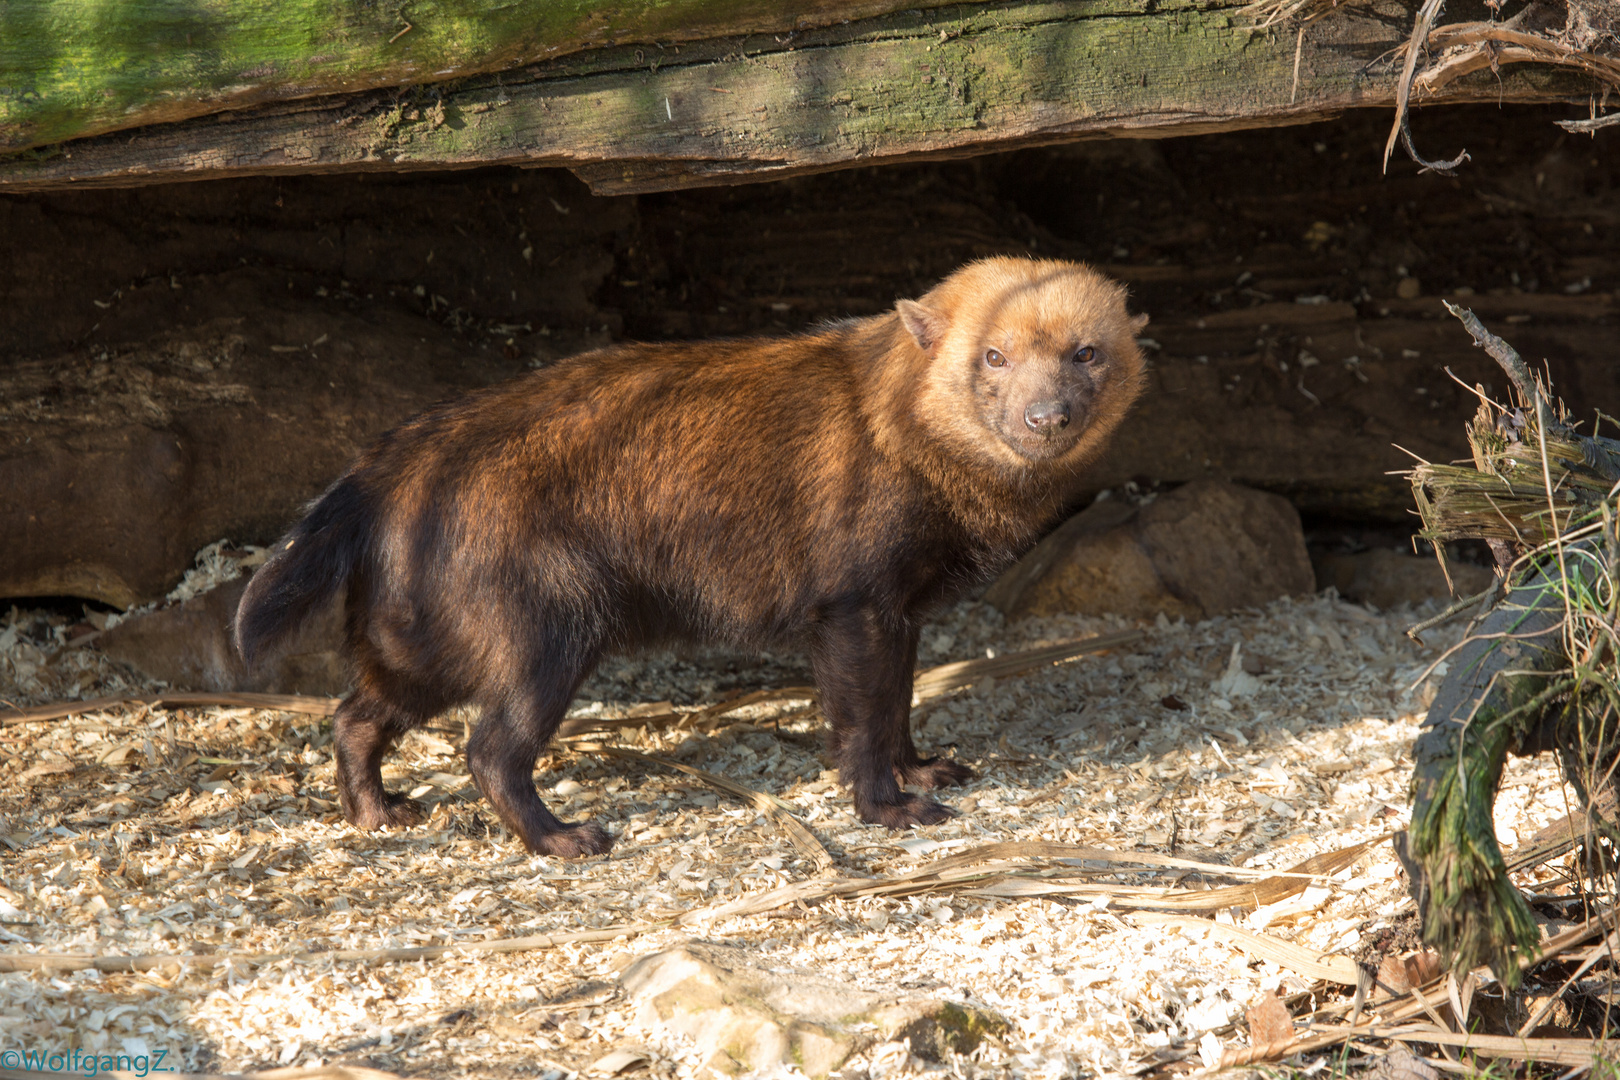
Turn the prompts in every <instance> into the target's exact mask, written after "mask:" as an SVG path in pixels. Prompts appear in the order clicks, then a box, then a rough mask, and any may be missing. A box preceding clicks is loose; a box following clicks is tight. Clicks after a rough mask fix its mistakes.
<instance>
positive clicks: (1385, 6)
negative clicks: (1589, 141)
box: [0, 0, 1586, 193]
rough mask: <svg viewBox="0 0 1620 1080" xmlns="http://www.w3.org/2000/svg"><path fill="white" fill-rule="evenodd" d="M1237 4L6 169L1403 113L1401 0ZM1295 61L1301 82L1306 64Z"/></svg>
mask: <svg viewBox="0 0 1620 1080" xmlns="http://www.w3.org/2000/svg"><path fill="white" fill-rule="evenodd" d="M1237 6H1238V5H1237V3H1236V0H1213V2H1205V3H1195V2H1193V0H1166V2H1164V3H1157V2H1150V0H1085V2H1081V3H1075V2H1051V0H1024V2H1016V3H1009V4H998V5H996V6H994V7H990V6H983V5H963V6H957V7H953V8H947V9H939V10H935V11H908V12H903V13H899V14H893V15H886V16H883V17H881V18H875V19H868V20H865V21H862V22H857V23H852V24H850V25H847V26H837V27H830V28H827V29H821V30H810V31H806V32H804V33H801V34H796V35H792V36H791V37H784V36H782V35H774V34H756V35H753V36H749V37H742V38H733V39H719V40H712V41H704V42H700V43H696V44H693V45H690V46H686V47H681V48H679V49H676V48H670V49H668V50H665V51H663V52H658V53H656V54H653V55H649V52H648V50H646V49H638V48H628V47H623V48H613V49H598V50H593V51H590V52H587V53H582V54H579V55H577V56H574V57H570V58H565V59H562V60H557V61H552V62H548V63H545V64H540V65H536V66H533V67H530V68H528V69H525V70H524V71H521V72H511V71H509V72H504V73H500V74H497V75H486V76H479V77H476V78H471V79H466V80H463V81H461V82H458V83H455V84H453V85H451V84H445V85H439V86H434V87H420V88H418V89H417V90H416V91H414V92H411V93H408V94H405V95H404V96H403V97H402V96H401V95H399V94H398V93H396V92H366V93H360V94H349V95H342V96H335V97H327V98H321V99H316V100H307V101H296V102H286V103H282V104H277V105H274V106H263V107H259V108H256V109H250V110H242V111H237V112H231V113H223V114H221V115H219V116H217V117H212V118H198V119H193V120H189V121H185V122H182V123H175V124H165V125H161V126H158V127H153V128H145V129H141V130H138V131H135V132H133V133H120V134H117V135H110V136H103V137H100V138H95V139H87V140H79V141H76V142H74V143H71V144H68V145H66V146H64V147H59V148H55V149H52V150H49V151H41V152H37V153H35V152H31V154H30V155H29V156H26V157H14V158H12V159H11V160H9V161H7V162H4V163H0V191H7V190H9V191H28V190H41V189H49V188H60V187H66V186H70V185H130V184H140V183H151V182H158V181H165V180H200V179H210V178H216V177H226V176H244V175H263V174H286V173H298V172H339V171H361V170H406V169H428V168H432V169H442V168H457V167H462V168H464V167H473V166H485V165H521V166H534V167H538V166H566V167H570V168H572V169H574V171H575V172H576V173H578V174H579V175H580V176H581V178H583V179H584V180H586V181H587V182H588V183H589V184H590V185H591V186H592V188H593V189H594V190H595V191H597V192H599V193H622V192H636V191H653V190H664V189H670V188H680V187H691V186H698V185H706V184H724V183H736V182H741V181H744V180H754V179H767V178H775V177H781V176H787V175H792V174H796V173H806V172H817V171H825V170H828V169H835V168H839V167H845V166H850V165H858V164H869V163H873V162H876V161H879V160H905V159H937V158H948V157H954V156H963V155H968V154H974V153H983V152H986V151H989V150H1000V149H1009V148H1013V147H1018V146H1030V145H1038V144H1043V143H1052V142H1059V141H1064V140H1068V139H1074V138H1079V137H1087V136H1092V137H1095V136H1120V135H1143V134H1151V135H1155V136H1157V135H1170V134H1191V133H1196V132H1207V131H1213V130H1222V129H1229V128H1237V127H1254V126H1262V125H1271V124H1289V123H1301V122H1306V121H1312V120H1318V119H1322V118H1325V117H1328V116H1331V115H1334V114H1336V113H1337V112H1340V111H1342V110H1344V109H1347V108H1352V107H1359V106H1388V105H1390V104H1391V103H1393V101H1394V98H1395V92H1394V84H1395V75H1394V73H1393V71H1391V70H1390V69H1389V67H1388V65H1387V62H1386V61H1383V60H1381V59H1380V58H1381V57H1383V56H1385V55H1386V54H1388V53H1390V50H1392V49H1394V48H1395V46H1397V45H1399V44H1400V43H1401V42H1402V41H1403V40H1404V37H1403V35H1404V33H1405V30H1404V27H1405V26H1406V25H1407V24H1408V23H1409V22H1410V18H1409V14H1408V13H1407V11H1406V8H1405V7H1403V6H1402V5H1400V4H1397V3H1391V2H1389V0H1382V2H1380V3H1375V4H1372V5H1368V6H1366V7H1360V6H1358V7H1355V8H1352V9H1349V10H1347V11H1345V12H1343V13H1342V14H1337V15H1335V17H1334V18H1331V19H1324V20H1322V21H1321V22H1319V23H1314V24H1312V25H1311V27H1310V28H1309V29H1308V31H1307V33H1306V34H1305V35H1304V36H1303V38H1299V39H1296V36H1295V35H1294V34H1292V33H1288V34H1280V35H1279V34H1275V33H1273V32H1265V31H1257V30H1255V29H1254V28H1252V27H1251V26H1248V25H1246V24H1245V23H1244V21H1243V20H1242V19H1241V18H1240V16H1239V15H1238V12H1237ZM1296 73H1297V77H1296ZM1576 94H1578V95H1579V96H1580V97H1581V99H1582V100H1584V99H1585V94H1586V87H1585V84H1584V83H1582V82H1581V81H1580V77H1579V76H1578V75H1575V74H1574V73H1572V72H1569V71H1564V72H1559V71H1552V70H1549V69H1545V68H1539V67H1533V66H1530V65H1521V66H1519V67H1516V68H1512V69H1505V70H1504V71H1503V72H1502V75H1501V78H1500V79H1498V78H1497V77H1495V76H1494V75H1493V74H1492V73H1489V72H1478V73H1475V74H1474V75H1471V76H1467V77H1465V78H1462V79H1459V80H1457V81H1455V82H1452V83H1450V84H1448V85H1447V86H1446V87H1445V88H1444V89H1443V90H1442V91H1441V92H1440V93H1438V94H1437V95H1434V96H1432V97H1430V98H1428V99H1425V100H1430V101H1447V102H1466V101H1491V102H1498V101H1538V100H1539V101H1545V100H1555V99H1565V98H1569V97H1572V96H1574V95H1576Z"/></svg>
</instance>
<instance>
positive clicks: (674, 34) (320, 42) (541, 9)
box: [0, 0, 938, 150]
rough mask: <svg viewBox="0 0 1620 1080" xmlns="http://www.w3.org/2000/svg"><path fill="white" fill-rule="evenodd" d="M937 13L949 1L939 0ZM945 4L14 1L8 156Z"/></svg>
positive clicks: (7, 35)
mask: <svg viewBox="0 0 1620 1080" xmlns="http://www.w3.org/2000/svg"><path fill="white" fill-rule="evenodd" d="M933 2H934V3H937V2H938V0H933ZM928 6H931V5H930V0H855V2H850V0H792V2H789V0H503V2H484V0H391V2H381V3H379V2H377V0H6V2H4V3H0V149H13V150H15V149H21V148H25V147H29V146H39V145H42V144H46V143H55V142H63V141H66V140H68V139H76V138H81V137H83V136H86V135H94V134H98V133H100V132H106V131H116V130H119V129H121V128H128V127H134V126H139V125H143V124H153V123H161V122H168V121H174V120H181V119H185V118H187V117H191V116H198V115H202V114H205V113H211V112H217V111H219V110H221V109H229V108H241V107H243V106H247V105H253V104H259V103H263V102H267V101H275V100H282V99H286V98H294V97H301V96H308V95H317V94H332V93H342V92H349V91H354V90H363V89H369V88H374V87H380V86H404V85H410V84H416V83H422V82H429V81H438V80H442V79H446V78H454V77H458V76H465V75H472V74H478V73H481V72H490V71H499V70H502V69H505V68H510V67H513V66H516V65H522V64H528V63H533V62H535V61H537V60H545V59H550V58H552V57H556V56H560V55H563V54H567V53H571V52H576V51H579V50H581V49H585V48H590V47H593V46H601V45H612V44H622V43H627V42H635V43H641V44H648V45H651V44H652V43H655V42H663V43H669V42H681V41H691V40H695V39H698V38H708V37H719V36H724V35H727V34H739V33H751V32H763V31H769V32H774V33H781V32H785V31H793V30H798V29H803V28H805V27H811V26H825V25H828V24H829V23H836V22H842V21H844V20H848V19H852V18H863V17H867V16H871V15H875V14H881V13H884V12H888V11H894V10H897V9H899V8H902V7H905V8H917V7H928Z"/></svg>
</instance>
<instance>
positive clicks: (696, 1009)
mask: <svg viewBox="0 0 1620 1080" xmlns="http://www.w3.org/2000/svg"><path fill="white" fill-rule="evenodd" d="M620 979H621V981H622V983H623V985H624V989H625V993H626V996H627V997H628V998H629V999H630V1002H631V1004H632V1006H633V1023H635V1024H636V1025H637V1026H638V1027H639V1028H640V1029H641V1030H642V1031H644V1032H645V1033H647V1034H649V1035H653V1034H665V1035H668V1034H675V1035H681V1036H685V1037H686V1038H689V1039H691V1040H692V1041H693V1042H694V1043H696V1044H697V1047H698V1052H699V1054H701V1055H702V1057H703V1058H704V1071H705V1072H707V1073H709V1074H721V1075H728V1076H734V1075H739V1074H742V1073H750V1072H758V1071H760V1070H766V1069H771V1068H774V1067H777V1066H781V1065H785V1064H789V1063H791V1064H794V1065H797V1066H798V1067H799V1069H800V1070H801V1071H803V1073H804V1074H805V1075H806V1076H808V1077H811V1078H812V1080H815V1078H818V1077H824V1076H827V1075H828V1074H830V1073H832V1072H834V1071H835V1070H836V1069H838V1068H839V1066H841V1065H842V1064H843V1063H844V1062H845V1061H846V1060H848V1059H849V1057H850V1056H851V1055H852V1054H854V1053H856V1052H857V1051H859V1050H861V1049H863V1048H864V1047H866V1046H868V1045H871V1044H874V1043H879V1042H888V1041H891V1040H901V1039H909V1040H910V1042H911V1050H912V1052H913V1053H915V1054H917V1055H919V1056H921V1057H924V1058H929V1059H932V1060H940V1059H942V1058H943V1056H944V1055H945V1054H946V1052H947V1051H951V1050H954V1051H955V1052H957V1053H963V1054H965V1053H968V1052H970V1051H972V1050H973V1048H974V1047H976V1046H978V1044H979V1043H980V1041H981V1040H982V1039H983V1038H984V1037H985V1036H986V1035H987V1034H997V1033H999V1032H1001V1031H1003V1030H1005V1028H1006V1022H1005V1021H1004V1020H1002V1019H1001V1018H999V1017H997V1016H995V1015H993V1014H991V1013H988V1012H984V1011H982V1010H980V1009H976V1008H973V1007H972V1006H966V1005H959V1004H954V1003H951V1002H946V1001H941V1000H939V999H937V998H926V997H921V996H914V995H895V994H878V993H873V992H871V991H867V990H859V989H857V988H855V987H853V986H850V985H848V984H846V983H840V982H836V981H834V980H832V979H827V978H824V977H822V976H819V975H811V974H808V973H805V972H800V971H792V970H789V971H776V970H767V969H765V968H763V967H760V966H758V965H757V964H756V963H755V962H754V961H753V959H752V958H751V957H750V955H749V954H748V952H747V951H746V950H744V949H742V948H739V947H736V946H729V945H711V944H703V943H698V942H689V943H687V944H686V945H684V946H678V947H676V948H672V949H666V950H664V951H662V952H657V953H652V954H651V955H648V956H643V957H641V958H640V959H638V960H636V961H635V962H634V963H632V964H631V965H630V966H629V967H627V968H626V969H625V970H624V972H623V974H622V975H621V976H620Z"/></svg>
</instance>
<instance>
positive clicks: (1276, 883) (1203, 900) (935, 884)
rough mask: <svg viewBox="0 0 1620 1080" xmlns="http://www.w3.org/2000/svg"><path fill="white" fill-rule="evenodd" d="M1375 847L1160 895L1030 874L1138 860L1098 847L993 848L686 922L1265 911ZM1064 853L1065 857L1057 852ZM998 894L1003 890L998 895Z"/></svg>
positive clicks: (830, 882) (810, 886) (794, 888)
mask: <svg viewBox="0 0 1620 1080" xmlns="http://www.w3.org/2000/svg"><path fill="white" fill-rule="evenodd" d="M1371 846H1372V844H1371V843H1363V844H1353V845H1351V846H1350V847H1347V848H1343V849H1341V850H1339V851H1331V852H1327V853H1325V854H1322V855H1316V856H1313V857H1312V858H1309V859H1306V860H1305V861H1304V862H1302V863H1300V864H1298V865H1297V866H1293V867H1290V868H1289V869H1288V870H1287V871H1286V872H1285V873H1283V874H1279V875H1274V876H1272V877H1268V878H1265V879H1264V880H1261V881H1257V882H1255V883H1254V884H1252V885H1231V886H1227V887H1225V888H1220V889H1160V888H1153V887H1147V886H1139V885H1108V886H1099V885H1089V884H1080V883H1076V882H1070V881H1063V880H1060V879H1053V878H1049V877H1031V876H1030V875H1032V874H1037V873H1041V872H1043V871H1045V872H1051V871H1054V870H1058V871H1061V870H1064V869H1072V868H1069V867H1065V866H1063V864H1062V863H1059V864H1058V865H1057V866H1053V865H1052V863H1053V861H1054V859H1072V858H1076V857H1077V856H1075V855H1073V854H1072V852H1074V851H1076V850H1080V851H1084V852H1086V854H1085V855H1082V856H1078V857H1079V858H1083V859H1090V860H1096V859H1098V858H1099V857H1101V856H1112V857H1113V858H1114V859H1117V860H1118V861H1120V862H1125V863H1128V862H1132V861H1137V862H1140V861H1141V859H1140V857H1139V856H1136V855H1129V854H1121V853H1118V852H1107V851H1103V850H1101V849H1096V848H1082V849H1076V848H1073V847H1070V846H1069V845H1066V844H1018V843H1004V844H987V845H985V846H984V847H981V848H975V849H974V850H972V851H965V852H962V853H961V854H958V855H952V856H950V857H948V858H944V859H940V860H939V861H938V862H934V863H930V864H928V865H927V866H921V867H918V868H917V869H915V870H912V871H909V872H908V873H905V874H899V875H895V876H892V877H887V878H835V879H826V878H824V879H821V880H818V881H803V882H796V883H794V884H792V885H784V886H781V887H780V888H776V889H771V890H769V891H767V892H763V893H758V894H756V895H753V896H744V897H739V898H738V899H736V900H733V901H730V902H728V903H726V904H722V905H720V906H719V907H716V908H708V909H704V910H703V911H696V912H689V913H688V914H687V915H683V916H682V917H681V918H680V920H679V921H680V922H682V923H690V922H697V921H706V920H711V919H719V918H729V917H731V916H733V915H757V914H760V913H762V912H767V911H774V910H776V909H777V908H781V907H784V906H786V905H788V904H794V903H805V904H811V903H819V902H821V901H823V900H829V899H832V898H833V897H838V896H842V897H850V898H859V897H866V896H911V895H916V894H919V893H930V892H966V893H970V894H972V895H984V896H1003V897H1031V896H1071V897H1075V898H1077V899H1106V900H1107V901H1108V902H1109V904H1111V905H1113V906H1116V907H1120V908H1128V909H1132V910H1136V909H1158V910H1170V911H1183V912H1213V911H1219V910H1221V909H1222V908H1229V907H1239V906H1241V907H1262V906H1264V905H1266V904H1274V903H1276V902H1277V901H1279V900H1285V899H1287V898H1288V897H1291V896H1295V895H1297V894H1298V893H1301V892H1303V891H1304V890H1305V886H1306V884H1307V883H1308V881H1309V880H1310V879H1311V878H1312V877H1316V876H1320V875H1328V874H1334V873H1337V872H1338V871H1340V870H1343V869H1344V868H1346V867H1348V866H1350V865H1352V864H1353V863H1355V862H1356V860H1358V859H1360V858H1361V857H1362V856H1363V855H1365V854H1366V852H1367V849H1368V848H1369V847H1371ZM1054 851H1061V852H1063V854H1057V855H1054V854H1051V853H1052V852H1054ZM998 890H999V891H998Z"/></svg>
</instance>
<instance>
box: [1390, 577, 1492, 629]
mask: <svg viewBox="0 0 1620 1080" xmlns="http://www.w3.org/2000/svg"><path fill="white" fill-rule="evenodd" d="M1500 587H1501V582H1499V581H1493V582H1491V587H1490V588H1488V589H1486V590H1485V591H1484V592H1477V593H1475V594H1474V595H1473V596H1465V597H1463V598H1462V599H1461V600H1458V601H1456V602H1455V603H1453V604H1451V605H1450V606H1449V607H1447V608H1446V609H1445V610H1444V611H1442V612H1441V613H1440V614H1438V615H1435V616H1432V617H1430V618H1427V619H1424V620H1423V621H1422V622H1420V623H1417V624H1415V625H1413V626H1408V627H1407V628H1406V636H1407V637H1409V638H1411V639H1412V640H1413V641H1415V642H1417V643H1418V644H1419V645H1421V644H1423V639H1422V638H1421V637H1420V636H1419V635H1420V634H1422V633H1423V631H1425V630H1433V629H1434V628H1435V627H1437V626H1439V625H1440V624H1441V623H1443V622H1446V621H1448V620H1450V619H1454V618H1456V617H1457V616H1458V615H1461V614H1462V613H1463V612H1464V611H1467V610H1468V609H1469V608H1471V607H1473V606H1474V605H1475V604H1478V603H1479V602H1480V601H1481V600H1484V599H1485V598H1486V597H1488V596H1490V595H1491V594H1492V593H1494V592H1496V591H1497V589H1499V588H1500Z"/></svg>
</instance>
